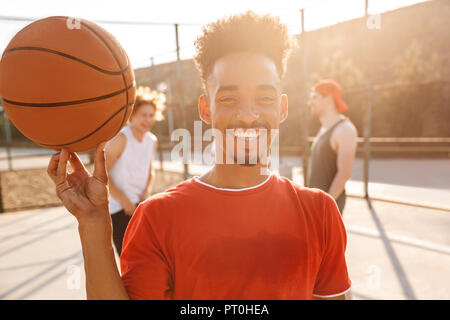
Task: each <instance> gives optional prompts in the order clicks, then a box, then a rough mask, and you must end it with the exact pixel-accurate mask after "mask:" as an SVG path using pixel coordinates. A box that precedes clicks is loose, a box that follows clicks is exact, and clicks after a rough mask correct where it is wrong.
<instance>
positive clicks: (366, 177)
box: [364, 80, 372, 199]
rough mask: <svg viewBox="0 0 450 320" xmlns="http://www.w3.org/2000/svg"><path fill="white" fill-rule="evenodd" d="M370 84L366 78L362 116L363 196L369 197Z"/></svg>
mask: <svg viewBox="0 0 450 320" xmlns="http://www.w3.org/2000/svg"><path fill="white" fill-rule="evenodd" d="M371 99H372V86H371V83H370V80H367V108H366V116H365V117H364V197H365V198H366V199H367V198H369V162H370V135H371V122H372V121H371V119H372V101H371Z"/></svg>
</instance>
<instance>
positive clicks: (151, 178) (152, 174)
mask: <svg viewBox="0 0 450 320" xmlns="http://www.w3.org/2000/svg"><path fill="white" fill-rule="evenodd" d="M157 146H158V141H155V145H154V146H153V153H152V159H151V161H150V170H149V174H148V179H147V185H146V186H145V189H144V191H143V192H142V195H141V201H144V200H145V199H147V198H148V197H150V195H151V194H152V187H153V181H154V180H155V169H154V166H153V159H154V158H155V152H156V149H157Z"/></svg>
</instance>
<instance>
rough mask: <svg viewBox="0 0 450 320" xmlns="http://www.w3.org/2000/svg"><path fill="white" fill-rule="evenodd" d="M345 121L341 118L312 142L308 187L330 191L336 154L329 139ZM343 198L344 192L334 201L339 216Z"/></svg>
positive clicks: (343, 203)
mask: <svg viewBox="0 0 450 320" xmlns="http://www.w3.org/2000/svg"><path fill="white" fill-rule="evenodd" d="M346 120H347V118H346V117H344V116H341V119H340V120H339V121H338V122H336V123H335V124H334V125H333V126H332V127H331V128H329V129H327V131H326V132H325V133H323V134H322V135H321V136H319V137H317V138H316V139H315V140H314V143H313V145H312V148H311V158H310V171H309V175H308V187H310V188H318V189H321V190H323V191H325V192H328V190H329V189H330V186H331V183H332V182H333V179H334V177H335V176H336V173H337V154H336V152H335V151H334V150H333V149H332V148H331V144H330V138H331V135H332V133H333V131H334V129H335V128H336V127H337V126H338V125H339V124H341V123H342V122H344V121H346ZM345 198H346V195H345V190H344V191H343V192H342V194H341V195H340V196H339V197H338V198H337V199H336V203H337V204H338V207H339V210H340V212H341V214H342V211H343V210H344V206H345Z"/></svg>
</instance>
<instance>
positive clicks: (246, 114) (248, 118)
mask: <svg viewBox="0 0 450 320" xmlns="http://www.w3.org/2000/svg"><path fill="white" fill-rule="evenodd" d="M259 117H260V115H259V113H258V112H257V111H256V110H255V106H254V105H253V103H252V102H250V101H246V102H244V103H242V104H241V105H240V106H239V111H238V114H237V120H239V121H242V122H244V123H246V124H247V125H251V124H252V123H253V122H254V121H255V120H258V119H259Z"/></svg>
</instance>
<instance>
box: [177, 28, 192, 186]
mask: <svg viewBox="0 0 450 320" xmlns="http://www.w3.org/2000/svg"><path fill="white" fill-rule="evenodd" d="M178 38H179V37H178V24H177V23H176V24H175V41H176V46H177V80H178V83H177V87H178V103H179V106H180V108H181V111H182V113H181V114H182V116H183V122H182V123H183V128H187V125H186V106H185V104H184V90H183V77H182V75H183V73H182V69H181V67H182V66H181V59H180V42H179V39H178ZM183 158H184V157H183ZM183 167H184V170H183V172H184V179H187V178H189V164H187V163H183Z"/></svg>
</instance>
